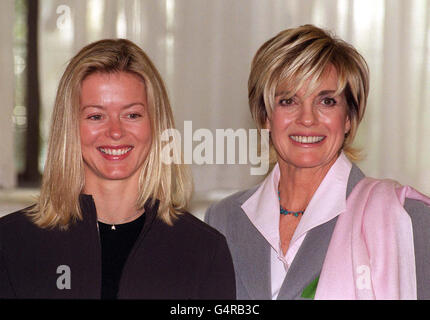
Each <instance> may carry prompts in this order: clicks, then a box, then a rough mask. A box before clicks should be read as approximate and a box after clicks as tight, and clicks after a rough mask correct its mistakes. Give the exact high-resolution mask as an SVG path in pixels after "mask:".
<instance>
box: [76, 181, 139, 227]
mask: <svg viewBox="0 0 430 320" xmlns="http://www.w3.org/2000/svg"><path fill="white" fill-rule="evenodd" d="M84 193H86V194H91V195H92V197H93V199H94V203H95V205H96V208H97V218H98V219H99V220H100V221H102V222H104V223H108V224H120V223H125V222H129V221H132V220H134V219H135V218H137V217H138V216H139V212H138V208H137V206H136V202H137V195H138V186H137V182H136V183H130V181H114V180H110V181H106V180H105V181H98V180H96V181H94V180H90V179H88V180H87V182H86V183H85V187H84ZM140 213H141V212H140Z"/></svg>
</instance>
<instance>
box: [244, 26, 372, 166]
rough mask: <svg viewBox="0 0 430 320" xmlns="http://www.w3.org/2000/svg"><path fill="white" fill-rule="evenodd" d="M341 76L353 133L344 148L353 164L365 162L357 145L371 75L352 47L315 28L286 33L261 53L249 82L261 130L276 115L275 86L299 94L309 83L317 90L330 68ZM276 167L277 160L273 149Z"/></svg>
mask: <svg viewBox="0 0 430 320" xmlns="http://www.w3.org/2000/svg"><path fill="white" fill-rule="evenodd" d="M329 64H332V65H333V66H334V67H335V69H336V71H337V74H338V89H337V94H339V93H341V92H344V93H345V97H346V100H347V107H348V110H347V114H348V117H349V119H350V121H351V130H350V131H349V133H348V134H347V136H346V137H345V140H344V144H343V150H344V152H345V154H346V155H347V156H348V157H349V158H350V159H351V160H353V161H354V160H357V159H359V158H360V154H359V150H358V149H356V148H354V147H353V146H352V143H353V140H354V138H355V135H356V133H357V129H358V125H359V124H360V122H361V120H362V118H363V116H364V112H365V110H366V103H367V96H368V93H369V70H368V66H367V63H366V61H365V60H364V58H363V57H362V56H361V54H360V53H359V52H358V51H357V50H356V49H355V48H354V47H352V46H351V45H350V44H348V43H346V42H345V41H343V40H341V39H338V38H336V37H335V36H333V35H331V34H330V33H329V32H328V31H326V30H323V29H320V28H318V27H315V26H313V25H304V26H300V27H297V28H292V29H287V30H284V31H281V32H280V33H278V34H277V35H276V36H274V37H273V38H271V39H269V40H268V41H266V42H265V43H264V44H263V45H262V46H261V47H260V48H259V49H258V51H257V53H256V54H255V56H254V59H253V61H252V65H251V72H250V75H249V80H248V99H249V107H250V109H251V114H252V116H253V119H254V121H255V122H256V124H257V127H258V128H259V129H262V128H264V126H265V124H266V120H267V118H268V117H269V118H270V116H271V113H272V107H273V105H274V98H275V90H276V87H277V86H278V85H279V84H280V83H281V82H284V81H287V82H288V84H289V87H290V88H291V89H292V90H293V91H292V94H294V93H295V92H296V91H297V90H299V89H300V88H301V87H302V85H303V84H304V82H305V81H306V80H307V79H310V85H309V87H308V91H311V90H313V89H316V88H317V86H318V84H319V81H320V80H321V78H322V75H323V73H324V70H325V69H326V67H327V66H328V65H329ZM270 151H271V162H273V160H274V159H275V158H276V157H275V152H274V149H273V146H271V150H270Z"/></svg>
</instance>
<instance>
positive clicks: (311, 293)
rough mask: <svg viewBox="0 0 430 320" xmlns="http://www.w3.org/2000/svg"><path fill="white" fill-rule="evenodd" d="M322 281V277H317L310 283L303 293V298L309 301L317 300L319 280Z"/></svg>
mask: <svg viewBox="0 0 430 320" xmlns="http://www.w3.org/2000/svg"><path fill="white" fill-rule="evenodd" d="M319 279H320V276H318V277H316V278H315V279H314V280H313V281H312V282H311V283H309V284H308V285H307V286H306V288H304V289H303V291H302V295H301V297H302V298H307V299H314V298H315V292H316V291H317V286H318V280H319Z"/></svg>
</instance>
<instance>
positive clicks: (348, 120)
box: [345, 115, 351, 134]
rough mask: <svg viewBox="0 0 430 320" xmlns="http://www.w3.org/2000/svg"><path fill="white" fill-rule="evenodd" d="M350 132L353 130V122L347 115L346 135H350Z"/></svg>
mask: <svg viewBox="0 0 430 320" xmlns="http://www.w3.org/2000/svg"><path fill="white" fill-rule="evenodd" d="M350 130H351V120H350V119H349V115H347V116H346V119H345V134H347V133H349V131H350Z"/></svg>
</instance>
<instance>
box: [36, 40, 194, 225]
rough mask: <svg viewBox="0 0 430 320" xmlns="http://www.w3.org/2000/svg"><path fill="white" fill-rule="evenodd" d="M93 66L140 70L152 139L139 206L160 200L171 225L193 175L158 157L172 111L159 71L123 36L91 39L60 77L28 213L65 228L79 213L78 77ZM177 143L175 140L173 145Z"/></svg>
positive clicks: (40, 222)
mask: <svg viewBox="0 0 430 320" xmlns="http://www.w3.org/2000/svg"><path fill="white" fill-rule="evenodd" d="M94 72H103V73H115V72H129V73H133V74H135V75H137V76H139V77H140V78H141V79H142V80H143V82H144V84H145V89H146V93H147V97H148V112H149V117H150V120H151V129H152V137H153V138H152V144H151V149H150V152H149V154H148V156H147V158H146V160H145V162H144V165H143V167H142V170H141V172H140V177H139V195H138V200H137V204H136V205H137V207H138V208H143V206H144V204H145V203H146V202H147V201H148V200H149V199H151V201H152V204H153V203H155V201H156V200H159V209H158V217H159V218H161V219H162V220H163V221H164V222H166V223H167V224H169V225H171V224H172V223H173V221H174V219H175V217H176V216H177V215H179V214H181V213H182V212H183V211H185V210H186V208H187V207H188V204H189V200H190V197H191V193H192V179H191V174H190V172H189V169H188V167H187V166H186V165H184V164H183V162H182V163H181V164H177V163H171V164H166V163H164V162H163V161H162V158H161V151H162V148H163V144H164V142H162V141H161V133H162V132H163V131H164V130H166V129H174V128H175V125H174V120H173V114H172V110H171V107H170V103H169V99H168V96H167V92H166V89H165V86H164V83H163V80H162V78H161V76H160V75H159V73H158V71H157V69H156V68H155V66H154V65H153V63H152V62H151V60H150V59H149V58H148V56H147V55H146V54H145V53H144V52H143V50H142V49H140V48H139V47H138V46H137V45H135V44H134V43H133V42H131V41H129V40H126V39H106V40H100V41H97V42H94V43H91V44H89V45H87V46H85V47H84V48H83V49H81V50H80V51H79V53H78V54H77V55H76V56H75V57H73V58H72V59H71V61H70V62H69V64H68V66H67V68H66V70H65V72H64V74H63V76H62V78H61V80H60V83H59V87H58V91H57V96H56V100H55V105H54V110H53V114H52V120H51V121H52V122H51V129H50V134H49V142H48V154H47V161H46V164H45V169H44V172H43V179H42V186H41V191H40V196H39V199H38V202H37V204H36V206H34V207H33V208H32V209H30V210H29V212H28V214H29V215H30V216H31V217H32V220H33V222H34V223H35V224H36V225H38V226H39V227H42V228H53V227H58V228H60V229H67V228H68V227H69V226H70V224H71V223H73V222H74V221H77V220H80V219H82V212H81V208H80V205H79V196H80V194H81V192H82V189H83V187H84V183H85V176H84V169H83V168H84V167H83V159H82V152H81V144H80V135H79V97H80V89H81V83H82V81H83V80H84V79H85V77H87V76H88V75H90V74H92V73H94ZM176 147H178V146H176Z"/></svg>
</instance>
